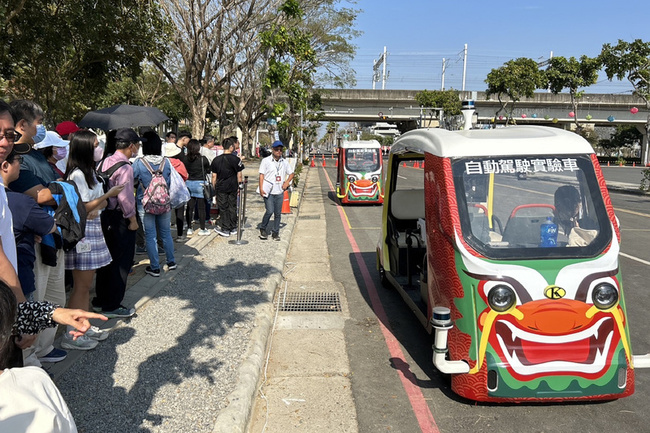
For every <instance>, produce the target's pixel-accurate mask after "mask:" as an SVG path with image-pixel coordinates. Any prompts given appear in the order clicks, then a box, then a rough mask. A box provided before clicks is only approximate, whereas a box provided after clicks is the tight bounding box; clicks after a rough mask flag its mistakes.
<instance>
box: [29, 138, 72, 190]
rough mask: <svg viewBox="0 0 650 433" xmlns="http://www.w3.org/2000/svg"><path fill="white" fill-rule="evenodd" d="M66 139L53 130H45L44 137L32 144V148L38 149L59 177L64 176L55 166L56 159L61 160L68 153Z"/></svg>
mask: <svg viewBox="0 0 650 433" xmlns="http://www.w3.org/2000/svg"><path fill="white" fill-rule="evenodd" d="M68 143H69V142H68V141H67V140H62V139H61V137H60V136H59V134H57V133H56V132H54V131H47V132H46V133H45V139H43V140H42V141H40V142H38V143H35V144H34V149H36V150H39V151H40V152H41V153H42V154H43V156H45V158H46V159H47V162H48V163H49V164H50V166H51V167H52V170H54V171H55V172H56V174H57V175H59V179H63V178H64V174H63V172H62V171H61V170H59V168H58V167H57V166H56V163H57V161H61V160H62V159H63V158H65V157H66V155H67V154H68Z"/></svg>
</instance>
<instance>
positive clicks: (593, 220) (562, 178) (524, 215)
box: [453, 155, 612, 258]
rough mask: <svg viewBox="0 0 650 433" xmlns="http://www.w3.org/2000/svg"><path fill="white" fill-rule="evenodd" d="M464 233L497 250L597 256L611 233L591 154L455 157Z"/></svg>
mask: <svg viewBox="0 0 650 433" xmlns="http://www.w3.org/2000/svg"><path fill="white" fill-rule="evenodd" d="M453 172H454V183H455V188H456V197H457V200H458V211H459V214H460V219H461V227H462V231H463V237H464V238H465V240H466V241H467V243H468V244H469V245H471V246H472V247H474V248H475V249H476V250H477V251H479V252H480V253H482V254H485V255H486V256H487V257H491V258H534V257H592V256H595V255H597V254H598V253H600V252H601V251H602V250H603V249H604V248H605V247H606V246H607V245H608V244H609V242H610V240H611V237H612V230H611V223H610V221H609V219H608V217H607V212H606V208H605V205H604V202H603V198H602V195H601V193H600V189H599V187H598V180H597V179H596V175H595V172H594V168H593V164H592V162H591V159H590V158H589V157H588V156H586V155H585V156H576V155H570V156H548V157H541V156H530V157H527V156H520V157H512V158H497V157H495V158H473V159H460V160H456V161H454V163H453Z"/></svg>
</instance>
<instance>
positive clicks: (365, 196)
mask: <svg viewBox="0 0 650 433" xmlns="http://www.w3.org/2000/svg"><path fill="white" fill-rule="evenodd" d="M361 176H362V178H361V179H359V180H355V181H354V182H351V183H350V184H349V191H348V198H349V199H351V200H377V198H378V197H379V193H380V190H379V180H378V179H375V180H374V181H373V180H371V179H365V178H364V177H363V176H364V175H363V174H362V175H361Z"/></svg>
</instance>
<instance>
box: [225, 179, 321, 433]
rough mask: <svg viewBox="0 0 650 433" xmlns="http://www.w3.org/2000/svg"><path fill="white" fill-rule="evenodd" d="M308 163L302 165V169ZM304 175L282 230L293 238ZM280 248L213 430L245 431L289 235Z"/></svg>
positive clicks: (287, 248)
mask: <svg viewBox="0 0 650 433" xmlns="http://www.w3.org/2000/svg"><path fill="white" fill-rule="evenodd" d="M305 169H307V170H309V167H303V173H305V174H306V173H307V172H308V171H304V170H305ZM305 181H306V176H305V177H304V178H303V181H302V185H301V186H299V187H298V188H297V190H298V191H299V194H300V198H301V200H300V202H299V203H298V207H297V208H295V209H296V213H295V214H294V217H293V218H291V220H290V221H287V225H286V226H285V228H284V230H285V231H287V230H288V231H289V232H290V233H291V238H293V229H294V227H295V225H296V222H297V221H298V215H299V213H300V207H301V205H302V198H303V197H304V191H305ZM279 243H280V244H281V248H278V249H277V250H276V253H275V255H274V257H273V260H272V263H271V266H272V267H273V268H275V271H274V272H273V274H272V275H271V276H269V278H268V279H267V280H266V282H265V284H264V291H265V293H266V294H267V302H265V303H264V304H262V305H260V306H259V307H258V309H257V312H256V316H255V328H254V329H253V332H252V334H251V340H250V343H249V347H248V350H247V352H246V359H245V360H244V362H243V363H242V365H241V366H240V367H239V374H238V380H237V384H236V385H235V389H234V390H233V391H232V392H231V393H230V394H228V396H227V397H226V399H227V401H229V404H228V406H227V407H225V408H224V409H222V410H221V412H220V413H219V414H218V415H217V419H216V421H215V424H214V427H213V430H212V432H213V433H245V432H246V428H247V427H248V423H249V421H250V417H251V411H252V409H253V403H254V401H255V395H256V393H257V389H258V384H259V383H260V377H261V375H262V369H263V367H264V362H265V359H266V349H267V347H268V341H269V337H270V334H271V326H272V322H273V320H272V318H273V295H274V294H275V290H276V289H277V287H278V286H279V285H280V284H281V283H282V280H283V271H284V264H285V262H286V259H287V253H288V252H289V246H290V244H291V239H290V240H287V238H286V237H282V240H281V241H280V242H279Z"/></svg>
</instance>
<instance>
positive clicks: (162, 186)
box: [141, 158, 172, 215]
mask: <svg viewBox="0 0 650 433" xmlns="http://www.w3.org/2000/svg"><path fill="white" fill-rule="evenodd" d="M141 161H142V163H143V164H144V166H145V167H146V168H147V170H149V173H151V182H150V183H149V186H147V188H146V189H145V190H144V195H143V196H142V207H143V208H144V211H145V212H146V213H148V214H152V215H162V214H164V213H166V212H169V211H170V210H171V208H172V207H171V201H172V200H171V197H170V196H169V187H168V186H167V182H165V178H164V177H163V175H162V171H163V168H164V167H165V161H167V159H166V158H163V161H162V162H161V163H160V167H158V170H155V171H154V170H153V169H152V168H151V166H150V165H149V163H148V162H147V161H146V160H145V159H144V158H142V159H141Z"/></svg>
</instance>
